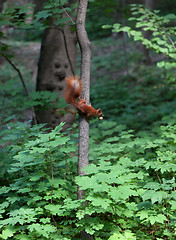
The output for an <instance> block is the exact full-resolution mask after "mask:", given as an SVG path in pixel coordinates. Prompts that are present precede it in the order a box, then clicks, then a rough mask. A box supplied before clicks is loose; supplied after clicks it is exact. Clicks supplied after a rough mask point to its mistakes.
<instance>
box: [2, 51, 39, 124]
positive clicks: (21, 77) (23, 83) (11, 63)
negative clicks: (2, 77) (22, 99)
mask: <svg viewBox="0 0 176 240" xmlns="http://www.w3.org/2000/svg"><path fill="white" fill-rule="evenodd" d="M2 56H3V57H4V58H5V60H6V61H7V62H8V63H9V64H10V65H11V66H12V67H13V68H14V69H15V71H16V72H17V73H18V75H19V77H20V80H21V83H22V85H23V87H24V90H25V92H26V95H27V97H28V98H29V99H30V96H29V93H28V90H27V87H26V84H25V82H24V79H23V76H22V74H21V72H20V70H19V69H18V68H17V67H16V66H15V64H14V63H13V62H12V61H11V60H10V59H9V58H8V57H7V56H6V55H4V54H3V53H2ZM31 110H32V115H33V118H34V123H35V124H37V120H36V115H35V111H34V107H33V106H32V107H31Z"/></svg>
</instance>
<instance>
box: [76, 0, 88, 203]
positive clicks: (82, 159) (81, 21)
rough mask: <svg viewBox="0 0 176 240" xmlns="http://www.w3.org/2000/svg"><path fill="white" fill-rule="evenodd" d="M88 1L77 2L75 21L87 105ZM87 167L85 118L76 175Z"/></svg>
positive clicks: (84, 96)
mask: <svg viewBox="0 0 176 240" xmlns="http://www.w3.org/2000/svg"><path fill="white" fill-rule="evenodd" d="M87 4H88V0H84V1H82V0H79V5H78V12H77V19H76V34H77V39H78V43H79V46H80V50H81V74H80V78H81V80H82V81H83V93H82V97H83V98H84V99H85V100H86V102H87V104H89V102H90V59H91V42H90V41H89V39H88V36H87V32H86V29H85V19H86V11H87ZM88 165H89V123H88V122H87V121H86V119H85V117H81V116H80V118H79V143H78V174H79V175H80V176H82V175H85V174H86V172H85V171H83V170H82V169H83V168H84V167H85V166H88ZM83 197H84V191H82V190H80V186H78V199H82V198H83Z"/></svg>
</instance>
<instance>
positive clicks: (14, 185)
mask: <svg viewBox="0 0 176 240" xmlns="http://www.w3.org/2000/svg"><path fill="white" fill-rule="evenodd" d="M9 120H10V119H7V121H9ZM63 125H64V124H63V123H61V124H60V125H59V126H58V127H56V128H55V129H54V130H53V131H51V132H50V133H45V132H44V131H45V129H43V130H42V127H43V125H39V126H33V127H29V125H28V124H27V123H26V124H24V123H17V124H15V123H7V126H6V127H5V128H4V130H3V131H2V133H1V137H2V140H1V143H0V144H1V146H4V147H3V152H2V156H1V157H2V159H3V162H2V166H1V167H2V169H3V171H2V173H4V178H5V175H6V177H7V179H8V182H6V186H5V185H4V186H2V188H1V191H0V193H1V197H2V198H1V201H0V202H1V204H0V209H1V210H0V213H1V220H0V226H1V235H0V236H1V239H8V238H9V237H13V239H35V238H37V239H48V238H49V239H64V238H62V234H63V232H64V234H65V236H67V231H68V230H67V227H66V225H67V224H68V225H72V224H73V225H72V227H73V226H74V222H75V220H74V211H75V210H76V209H77V208H78V207H79V206H80V202H79V201H77V200H76V186H73V177H72V176H73V173H74V172H75V171H76V166H74V165H75V164H74V162H75V158H74V157H72V158H70V157H69V154H72V155H73V152H74V151H75V149H74V145H73V142H72V141H71V140H70V137H69V136H68V135H67V136H66V135H64V134H61V133H60V130H61V129H62V126H63ZM12 141H13V144H10V143H11V142H12ZM61 147H62V148H61ZM59 149H62V151H60V150H59ZM6 161H7V162H6ZM4 162H6V165H5V166H4V164H3V163H4ZM59 176H60V177H59ZM2 178H3V176H1V179H2ZM4 200H5V201H4ZM65 204H66V205H65ZM64 206H66V207H64ZM70 214H71V215H72V216H71V215H70ZM68 215H70V217H71V218H70V219H69V220H68V221H67V220H66V219H67V216H68ZM72 217H73V219H72ZM59 219H60V220H59ZM61 219H62V220H61ZM71 219H72V220H71ZM56 222H58V226H57V224H56ZM61 222H62V223H61ZM73 228H74V227H73ZM56 229H57V231H56ZM56 232H57V234H56ZM72 232H73V233H74V232H76V230H72ZM25 235H27V236H26V237H25ZM65 239H70V238H67V237H65Z"/></svg>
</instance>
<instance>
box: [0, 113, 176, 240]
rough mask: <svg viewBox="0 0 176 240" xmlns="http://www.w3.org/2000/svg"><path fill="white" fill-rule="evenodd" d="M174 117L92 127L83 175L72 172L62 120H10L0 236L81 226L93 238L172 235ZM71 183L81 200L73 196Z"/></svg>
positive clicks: (71, 235)
mask: <svg viewBox="0 0 176 240" xmlns="http://www.w3.org/2000/svg"><path fill="white" fill-rule="evenodd" d="M174 119H175V115H173V117H172V118H171V117H170V118H165V119H163V124H162V125H161V126H160V127H159V125H158V126H155V127H154V128H151V129H150V132H149V133H147V132H145V131H142V132H138V133H137V134H135V133H134V131H132V130H129V129H127V127H126V126H125V125H117V123H116V122H113V121H103V122H102V123H100V124H99V125H98V127H96V128H92V129H91V132H90V136H92V137H91V141H90V142H91V146H90V161H91V164H90V165H89V166H88V167H86V168H85V170H86V172H87V175H86V176H82V177H81V176H79V177H75V176H76V162H77V160H76V158H77V157H76V155H75V143H74V142H75V140H74V139H75V137H77V136H76V135H70V136H68V134H67V135H65V134H63V133H60V130H61V128H62V126H63V124H60V125H59V126H58V127H56V128H55V129H54V130H52V131H51V132H49V133H47V132H45V129H44V128H43V125H39V126H33V127H30V126H29V125H28V124H27V123H12V122H8V121H11V119H10V118H8V119H7V120H6V121H7V124H6V126H4V130H3V131H2V133H1V142H0V145H1V146H3V147H2V150H3V151H1V159H3V162H2V165H1V170H2V173H1V179H4V180H5V179H6V180H5V181H3V182H4V183H6V184H2V182H1V185H2V187H1V191H0V193H1V201H0V203H1V204H0V213H1V219H0V226H1V235H0V236H1V238H2V239H8V238H13V239H36V238H37V239H79V237H78V234H79V232H80V231H82V230H83V229H85V231H86V232H87V233H89V234H91V235H94V237H95V239H136V240H139V239H151V238H152V237H153V238H154V239H159V238H161V239H163V237H164V239H174V238H175V232H176V231H175V230H176V225H175V217H176V216H175V206H176V196H175V187H176V184H175V174H176V164H175V150H176V137H175V130H176V125H175V121H174ZM4 163H5V164H4ZM7 179H8V181H7ZM76 184H78V185H80V186H81V188H82V189H83V190H85V192H86V198H85V199H84V200H77V199H76ZM83 202H85V204H82V203H83ZM56 229H57V230H56Z"/></svg>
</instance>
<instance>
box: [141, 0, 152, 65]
mask: <svg viewBox="0 0 176 240" xmlns="http://www.w3.org/2000/svg"><path fill="white" fill-rule="evenodd" d="M144 5H145V8H147V9H149V10H150V11H152V10H153V9H154V2H153V0H144ZM150 35H151V32H150V31H143V36H144V38H146V39H149V38H150ZM142 50H143V53H144V56H145V62H146V64H147V65H149V64H151V57H150V51H149V49H148V48H146V46H144V45H142Z"/></svg>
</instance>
